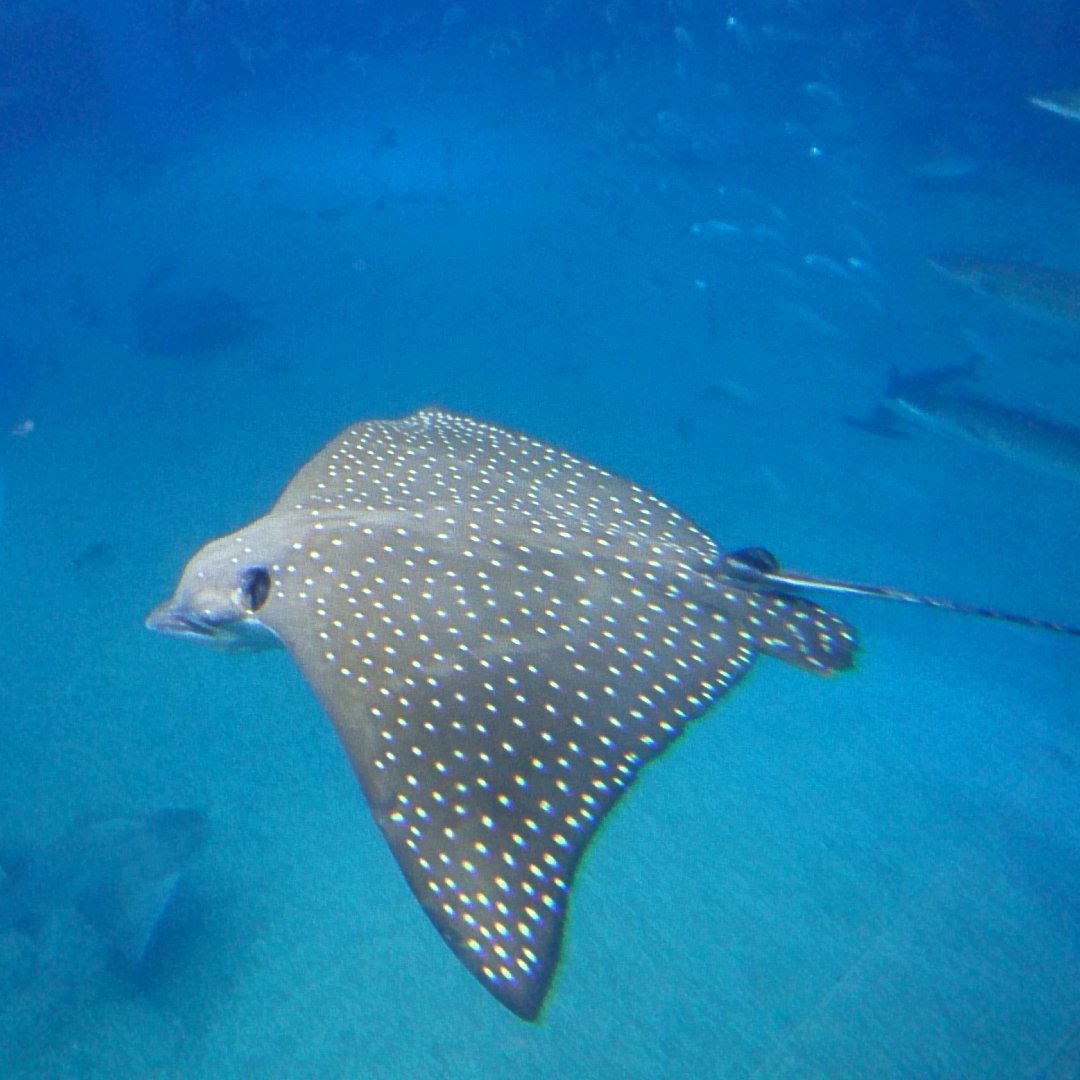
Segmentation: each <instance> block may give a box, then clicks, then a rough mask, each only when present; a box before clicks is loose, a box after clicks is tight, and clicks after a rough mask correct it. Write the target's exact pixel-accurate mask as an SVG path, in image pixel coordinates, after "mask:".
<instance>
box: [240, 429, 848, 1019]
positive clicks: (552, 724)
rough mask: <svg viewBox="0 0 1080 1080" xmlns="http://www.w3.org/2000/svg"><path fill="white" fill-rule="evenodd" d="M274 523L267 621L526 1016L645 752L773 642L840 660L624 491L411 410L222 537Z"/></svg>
mask: <svg viewBox="0 0 1080 1080" xmlns="http://www.w3.org/2000/svg"><path fill="white" fill-rule="evenodd" d="M261 532H265V533H267V534H273V536H274V538H275V541H276V546H275V545H269V546H270V547H273V548H274V552H275V554H273V555H272V557H270V558H268V559H267V562H268V563H270V564H271V573H272V579H273V585H272V591H271V595H270V598H269V600H268V602H267V604H266V607H265V609H264V611H261V612H260V613H259V619H260V620H261V621H262V622H263V623H264V624H265V625H267V626H269V627H270V628H271V629H273V630H274V631H275V632H276V633H277V634H278V635H279V636H280V637H281V639H282V640H283V641H285V643H286V644H287V645H288V647H289V648H290V650H291V651H292V652H293V655H294V656H295V657H296V659H297V661H298V662H299V664H300V666H301V668H302V669H303V671H304V674H305V675H306V677H307V678H308V679H309V681H310V682H311V683H312V685H313V686H314V688H315V689H316V690H317V692H318V693H319V696H320V698H321V700H322V701H323V703H324V705H325V706H326V708H327V710H328V712H329V713H330V715H331V717H332V718H333V720H334V723H335V725H336V727H337V729H338V732H339V734H340V735H341V738H342V741H343V743H344V744H345V747H346V749H347V750H348V752H349V756H350V758H351V760H352V762H353V766H354V768H355V770H356V772H357V774H358V776H359V778H360V780H361V783H362V784H363V787H364V790H365V793H366V795H367V798H368V800H369V803H370V804H371V807H372V810H373V812H374V814H375V816H376V818H377V820H378V822H379V825H380V827H381V828H382V830H383V832H384V834H385V835H386V838H387V840H388V841H389V843H390V846H391V848H392V849H393V852H394V854H395V856H396V858H397V860H398V862H399V864H400V866H401V868H402V870H403V871H404V873H405V876H406V877H407V879H408V881H409V883H410V885H411V887H412V889H413V891H414V892H415V894H416V895H417V897H418V898H419V899H420V901H421V903H422V904H423V906H424V908H425V910H426V911H427V913H428V915H429V916H430V918H431V920H432V921H433V922H434V924H435V925H436V927H437V928H438V929H439V931H440V932H441V933H442V935H443V937H444V938H445V939H446V940H447V942H448V943H449V944H450V946H451V947H452V948H453V949H454V951H455V952H456V953H457V955H458V956H459V958H460V959H461V960H462V961H463V962H464V963H465V964H466V966H467V967H468V968H469V969H470V970H471V971H472V972H473V973H474V974H475V975H476V977H477V978H478V979H479V980H480V981H481V982H482V983H483V984H484V985H485V986H486V987H487V988H488V989H489V990H490V991H491V992H492V993H494V994H495V995H496V996H497V997H499V999H500V1000H501V1001H503V1002H504V1004H506V1005H508V1006H509V1007H510V1008H512V1009H513V1010H515V1011H516V1012H518V1013H519V1014H520V1015H522V1016H527V1017H531V1016H533V1015H535V1013H536V1011H537V1010H538V1009H539V1006H540V1004H541V1002H542V1000H543V996H544V993H545V991H546V988H547V985H548V982H549V980H550V978H551V975H552V972H553V970H554V966H555V963H556V960H557V954H558V946H559V939H560V935H561V929H562V921H563V915H564V912H565V908H566V900H567V894H568V890H569V888H570V883H571V880H572V877H573V874H574V870H575V867H576V864H577V861H578V859H579V857H580V855H581V853H582V851H583V850H584V848H585V846H586V845H587V843H588V841H589V839H590V837H591V836H592V834H593V833H594V831H595V829H596V827H597V825H598V824H599V822H600V821H601V820H602V818H603V816H604V814H605V813H606V812H607V811H608V809H609V808H610V807H611V805H612V804H613V803H614V802H615V800H616V799H617V798H618V797H619V795H620V794H621V793H622V792H623V791H624V790H625V789H626V788H627V786H628V785H629V784H630V783H631V782H632V781H633V779H634V777H635V775H636V774H637V772H638V770H639V769H640V767H641V766H642V765H643V764H645V763H646V762H647V761H649V760H650V759H651V758H652V757H654V756H655V755H656V754H657V753H659V752H660V751H661V750H663V749H664V748H665V747H666V746H668V745H669V744H670V743H671V741H672V740H673V739H674V738H675V737H676V736H678V735H679V733H680V732H681V731H682V730H683V728H684V727H685V725H686V724H687V722H688V721H690V720H691V719H693V718H694V717H696V716H698V715H700V714H701V713H702V712H703V711H704V710H705V709H706V708H707V707H708V705H709V704H710V703H711V702H712V701H714V700H715V699H716V698H717V697H719V696H720V695H721V694H722V693H723V692H724V691H725V690H726V689H727V688H728V687H729V686H730V685H731V684H732V683H733V682H734V681H735V680H736V679H737V678H738V677H739V676H740V675H741V674H742V673H743V672H744V671H745V670H746V669H747V668H748V667H749V665H750V664H751V663H752V661H753V659H754V656H755V654H756V653H757V652H759V651H768V652H770V653H773V654H775V655H778V656H781V657H783V658H784V659H787V660H790V661H791V662H793V663H797V664H799V665H800V666H803V667H806V668H809V669H811V670H820V671H826V670H830V669H834V668H838V667H844V666H847V664H848V663H849V662H850V655H851V652H852V649H853V647H854V638H853V635H852V634H851V632H850V630H849V629H848V628H847V626H846V625H845V624H844V623H843V622H841V621H840V620H839V619H837V618H835V617H834V616H832V615H830V614H828V613H827V612H824V611H822V610H821V609H820V608H818V607H816V606H815V605H813V604H811V603H809V602H808V601H804V600H801V599H795V598H788V597H780V596H774V595H769V594H765V593H761V592H755V591H752V590H749V589H747V588H745V587H739V586H738V585H737V584H735V583H733V582H729V581H726V580H725V579H723V578H722V577H719V576H718V574H717V571H716V570H715V567H716V565H717V563H718V555H719V553H718V550H717V548H716V546H715V544H714V543H713V541H712V540H711V539H709V537H708V536H706V535H705V534H704V533H703V532H702V531H701V530H700V529H698V528H697V527H696V526H695V525H694V524H693V523H692V522H690V521H689V520H688V519H687V518H685V517H684V516H683V515H681V514H680V513H679V512H678V511H677V510H675V509H673V508H672V507H670V506H668V505H667V504H665V503H663V502H662V501H661V500H659V499H657V498H656V497H655V496H653V495H652V494H650V493H649V492H647V491H645V490H644V489H642V488H641V487H639V486H637V485H636V484H633V483H631V482H629V481H627V480H625V479H622V478H620V477H617V476H614V475H613V474H611V473H609V472H606V471H605V470H603V469H601V468H599V467H597V466H596V465H592V464H589V463H588V462H585V461H582V460H580V459H578V458H576V457H573V456H572V455H570V454H567V453H565V452H563V451H561V450H558V449H556V448H554V447H552V446H549V445H546V444H544V443H542V442H538V441H536V440H534V439H531V438H528V437H527V436H524V435H520V434H517V433H515V432H511V431H508V430H506V429H504V428H501V427H498V426H495V425H492V424H485V423H481V422H478V421H475V420H472V419H469V418H467V417H463V416H459V415H455V414H452V413H447V412H443V411H440V410H435V409H425V410H422V411H420V412H418V413H416V414H414V415H412V416H409V417H405V418H403V419H400V420H392V421H369V422H366V423H361V424H357V425H355V426H353V427H351V428H349V429H348V430H346V431H345V432H344V433H342V435H341V436H339V437H338V438H337V439H335V440H333V441H332V442H331V443H330V444H329V445H328V446H327V447H326V448H325V449H324V450H323V451H321V452H320V453H319V454H317V455H316V456H315V457H314V458H313V459H312V460H311V461H309V462H308V463H307V465H305V466H304V467H303V468H302V469H301V470H300V472H299V473H298V474H297V476H296V477H295V478H294V479H293V480H292V481H291V482H290V484H289V485H288V486H287V487H286V489H285V490H284V492H283V493H282V495H281V497H280V498H279V500H278V502H277V503H276V504H275V506H274V508H273V510H272V511H271V513H270V514H268V515H267V516H266V517H265V518H263V519H260V521H259V522H255V523H253V525H252V526H250V527H249V528H248V529H247V530H241V532H240V533H238V534H236V535H237V539H238V540H239V541H240V543H241V545H242V546H243V547H245V548H247V549H249V550H250V551H253V552H254V553H255V555H259V554H260V552H262V551H264V550H266V548H267V545H266V544H265V542H264V541H262V540H261V537H260V533H261Z"/></svg>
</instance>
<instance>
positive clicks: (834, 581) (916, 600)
mask: <svg viewBox="0 0 1080 1080" xmlns="http://www.w3.org/2000/svg"><path fill="white" fill-rule="evenodd" d="M720 568H721V572H722V573H723V574H724V575H725V576H727V577H729V578H730V579H731V580H733V581H737V582H739V583H741V584H743V585H747V586H753V587H756V588H761V589H769V588H772V587H775V586H777V585H781V586H785V585H786V586H790V587H793V588H796V589H817V590H821V591H823V592H836V593H851V594H852V595H854V596H871V597H875V598H876V599H879V600H899V601H901V602H903V603H906V604H920V605H922V606H923V607H933V608H940V609H941V610H943V611H955V612H957V613H958V614H960V615H978V616H980V617H981V618H984V619H998V620H1000V621H1001V622H1009V623H1015V624H1016V625H1017V626H1028V627H1031V628H1033V629H1036V630H1050V631H1052V632H1053V633H1055V634H1067V635H1069V636H1070V637H1080V626H1074V625H1072V624H1070V623H1063V622H1056V621H1055V620H1053V619H1040V618H1038V617H1037V616H1035V615H1020V614H1017V613H1016V612H1013V611H1002V610H1001V609H1000V608H991V607H983V606H981V605H979V604H967V603H964V602H963V601H961V600H945V599H942V598H941V597H938V596H923V595H921V594H920V593H913V592H908V591H907V590H906V589H897V588H893V587H892V586H891V585H868V584H865V583H863V582H857V581H842V580H840V579H838V578H826V577H818V576H815V575H813V574H804V573H803V572H802V571H800V570H784V569H781V567H780V563H779V561H778V560H777V558H776V556H775V555H773V554H772V552H771V551H767V550H766V549H765V548H740V549H739V550H738V551H731V552H728V553H727V554H726V555H724V556H723V558H722V559H721V560H720Z"/></svg>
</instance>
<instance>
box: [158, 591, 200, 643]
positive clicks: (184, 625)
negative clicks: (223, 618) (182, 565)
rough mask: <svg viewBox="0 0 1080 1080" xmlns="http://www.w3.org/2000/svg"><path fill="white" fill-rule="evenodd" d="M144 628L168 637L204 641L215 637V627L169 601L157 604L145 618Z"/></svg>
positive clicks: (192, 612)
mask: <svg viewBox="0 0 1080 1080" xmlns="http://www.w3.org/2000/svg"><path fill="white" fill-rule="evenodd" d="M145 626H146V628H147V629H148V630H154V631H156V632H157V633H159V634H166V635H168V636H169V637H187V638H197V639H199V640H204V641H205V640H206V639H208V638H212V637H214V636H215V633H216V627H214V626H213V625H211V624H210V623H208V622H206V621H204V620H203V619H200V618H199V616H198V614H196V613H195V612H194V611H191V610H190V609H188V608H183V607H179V606H178V605H176V604H174V603H173V602H172V601H170V600H166V601H164V602H163V603H161V604H158V606H157V607H156V608H154V609H153V611H151V612H150V614H149V615H147V616H146V619H145Z"/></svg>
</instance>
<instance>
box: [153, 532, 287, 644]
mask: <svg viewBox="0 0 1080 1080" xmlns="http://www.w3.org/2000/svg"><path fill="white" fill-rule="evenodd" d="M273 574H274V570H273V566H272V565H271V563H270V560H268V559H264V558H260V557H259V553H258V552H257V551H256V550H255V549H254V548H253V547H252V545H251V544H250V543H247V542H245V537H244V536H243V535H242V534H241V533H233V534H231V535H230V536H223V537H219V538H218V539H217V540H211V541H210V542H209V543H208V544H206V545H204V546H203V547H202V548H200V549H199V550H198V551H197V552H196V553H195V554H194V555H193V556H192V557H191V559H190V560H189V561H188V564H187V566H185V567H184V570H183V573H182V574H181V575H180V580H179V581H178V582H177V585H176V589H175V591H174V592H173V594H172V596H170V597H169V598H168V599H167V600H165V601H163V602H162V603H160V604H158V605H157V607H155V608H154V609H153V611H151V612H150V614H149V615H147V617H146V625H147V627H148V628H149V629H151V630H156V631H157V632H158V633H161V634H167V635H168V636H169V637H179V638H187V639H189V640H191V641H198V642H201V643H203V644H206V645H212V646H215V647H217V648H219V649H225V650H228V651H239V650H251V649H262V648H267V647H272V646H274V645H277V644H280V642H279V641H278V638H277V635H276V634H275V633H274V631H273V630H271V629H270V628H269V627H268V626H267V625H266V624H265V623H264V622H263V621H262V620H261V619H260V612H262V611H263V609H264V608H265V606H266V603H267V601H268V600H269V599H270V593H271V590H272V588H273Z"/></svg>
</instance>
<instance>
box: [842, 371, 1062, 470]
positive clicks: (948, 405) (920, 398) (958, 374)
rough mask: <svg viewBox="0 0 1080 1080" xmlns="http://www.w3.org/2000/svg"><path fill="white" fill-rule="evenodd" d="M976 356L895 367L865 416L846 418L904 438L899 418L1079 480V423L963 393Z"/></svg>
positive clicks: (856, 424) (873, 430)
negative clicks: (905, 370) (911, 368)
mask: <svg viewBox="0 0 1080 1080" xmlns="http://www.w3.org/2000/svg"><path fill="white" fill-rule="evenodd" d="M978 364H979V357H978V356H975V355H973V356H970V357H968V359H967V360H965V361H964V363H962V364H955V365H951V366H946V367H936V368H929V369H926V370H923V371H917V372H913V373H911V374H908V375H904V374H902V373H901V372H899V371H898V370H897V369H896V368H893V369H892V370H891V371H890V372H889V381H888V384H887V385H886V388H885V394H884V397H883V399H882V401H881V402H880V403H879V404H878V405H877V406H876V407H875V408H874V409H873V410H872V411H871V413H870V414H869V416H867V417H862V418H860V417H845V418H844V419H845V421H846V422H847V423H848V424H850V425H851V426H852V427H856V428H859V429H861V430H863V431H868V432H870V433H872V434H875V435H881V436H885V437H887V438H905V437H907V431H906V429H905V428H904V426H903V422H904V421H907V422H910V423H913V424H915V425H917V426H918V427H921V428H924V429H927V430H930V431H937V432H942V433H944V434H947V435H952V436H956V437H959V438H962V439H964V440H966V441H969V442H972V443H975V444H978V445H980V446H983V447H985V448H987V449H989V450H993V451H994V452H995V453H997V454H1000V455H1001V456H1002V457H1007V458H1009V459H1011V460H1013V461H1019V462H1021V463H1023V464H1025V465H1029V466H1031V467H1033V468H1036V469H1039V470H1041V471H1043V472H1047V473H1051V474H1053V475H1056V476H1062V477H1065V478H1067V479H1070V480H1080V427H1076V426H1075V425H1073V424H1066V423H1064V422H1062V421H1060V420H1055V419H1052V418H1050V417H1046V416H1041V415H1040V414H1038V413H1035V412H1030V411H1028V410H1026V409H1019V408H1016V407H1015V406H1012V405H1007V404H1005V403H1004V402H1001V401H995V400H993V399H992V398H988V397H984V396H981V395H975V394H971V393H968V392H967V391H966V390H965V389H963V388H962V384H964V383H967V382H970V381H971V380H972V379H974V378H975V376H976V373H977V370H978Z"/></svg>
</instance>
